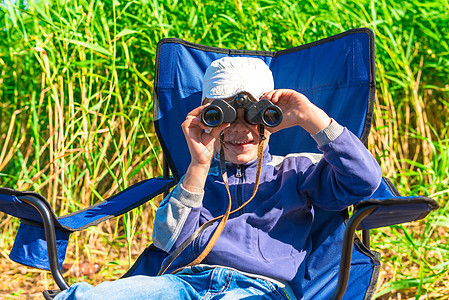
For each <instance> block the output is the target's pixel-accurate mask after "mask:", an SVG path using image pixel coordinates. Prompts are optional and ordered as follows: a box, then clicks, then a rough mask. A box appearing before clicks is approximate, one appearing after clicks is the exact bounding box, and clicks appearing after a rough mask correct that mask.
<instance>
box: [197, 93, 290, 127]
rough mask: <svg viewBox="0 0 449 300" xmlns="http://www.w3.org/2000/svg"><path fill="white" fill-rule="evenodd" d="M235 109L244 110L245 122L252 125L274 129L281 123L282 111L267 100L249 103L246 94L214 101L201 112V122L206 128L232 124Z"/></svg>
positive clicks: (234, 117) (235, 115)
mask: <svg viewBox="0 0 449 300" xmlns="http://www.w3.org/2000/svg"><path fill="white" fill-rule="evenodd" d="M237 108H244V109H245V121H246V122H247V123H249V124H252V125H258V124H263V125H265V126H268V127H276V126H278V125H279V124H280V123H281V121H282V110H281V109H280V108H279V107H278V106H277V105H274V104H273V103H272V102H271V101H270V100H268V99H261V100H259V101H257V102H255V101H251V100H250V99H249V97H248V95H246V94H238V95H237V96H236V97H235V98H234V99H233V100H232V101H230V102H226V101H224V100H222V99H216V100H214V101H213V102H212V103H211V104H210V105H209V106H206V107H205V108H204V109H203V111H202V112H201V122H203V124H204V125H206V126H208V127H217V126H219V125H220V124H222V123H232V122H234V121H235V119H236V117H237V112H236V110H237Z"/></svg>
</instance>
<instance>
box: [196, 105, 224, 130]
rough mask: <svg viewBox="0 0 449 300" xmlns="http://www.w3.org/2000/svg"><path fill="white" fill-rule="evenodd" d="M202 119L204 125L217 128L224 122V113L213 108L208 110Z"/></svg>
mask: <svg viewBox="0 0 449 300" xmlns="http://www.w3.org/2000/svg"><path fill="white" fill-rule="evenodd" d="M201 117H202V119H203V120H202V121H203V123H204V124H205V125H206V126H209V127H217V126H218V125H220V124H221V123H222V120H223V114H222V112H221V111H220V110H218V109H216V108H215V107H211V108H209V109H207V108H206V109H205V111H204V112H203V114H202V115H201Z"/></svg>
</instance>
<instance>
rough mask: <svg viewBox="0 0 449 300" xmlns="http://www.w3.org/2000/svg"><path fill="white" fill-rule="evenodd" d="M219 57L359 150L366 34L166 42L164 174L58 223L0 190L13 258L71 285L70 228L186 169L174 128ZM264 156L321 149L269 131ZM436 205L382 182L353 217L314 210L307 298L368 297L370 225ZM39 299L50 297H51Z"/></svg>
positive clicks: (370, 76) (160, 61) (110, 213)
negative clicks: (253, 70) (234, 45)
mask: <svg viewBox="0 0 449 300" xmlns="http://www.w3.org/2000/svg"><path fill="white" fill-rule="evenodd" d="M223 56H250V57H258V58H260V59H262V60H264V61H265V62H266V64H267V65H268V66H269V67H270V69H271V70H272V72H273V76H274V82H275V88H276V89H279V88H289V89H294V90H297V91H299V92H301V93H303V94H305V95H306V96H307V97H308V98H309V99H310V100H311V101H312V102H314V103H315V104H316V105H317V106H318V107H321V108H322V109H323V110H325V111H326V112H327V113H328V115H330V116H331V117H333V118H334V119H335V120H337V122H338V123H340V124H342V125H344V126H346V127H347V128H348V129H350V130H351V131H352V132H353V133H354V134H355V135H357V136H358V137H359V138H360V139H361V141H362V142H364V143H365V144H366V142H367V140H368V134H369V132H370V127H371V121H372V115H373V105H374V95H375V86H376V81H375V65H374V34H373V32H372V31H371V30H369V29H354V30H350V31H347V32H344V33H341V34H339V35H336V36H332V37H329V38H326V39H323V40H319V41H316V42H314V43H310V44H307V45H303V46H299V47H295V48H291V49H287V50H283V51H277V52H268V51H246V50H231V49H223V48H215V47H209V46H202V45H197V44H193V43H190V42H187V41H184V40H180V39H163V40H161V41H160V43H159V44H158V47H157V54H156V71H155V83H154V86H155V90H154V118H155V120H156V121H155V126H156V132H157V135H158V137H159V140H160V143H161V146H162V149H163V151H164V177H163V178H153V179H149V180H146V181H143V182H140V183H138V184H136V185H134V186H131V187H130V188H128V189H126V190H125V191H123V192H121V193H119V194H118V195H116V196H114V197H111V198H109V199H107V200H105V201H103V202H101V203H99V204H97V205H94V206H92V207H90V208H87V209H85V210H82V211H78V212H76V213H74V214H70V215H68V216H63V217H56V216H55V214H54V213H53V212H52V210H51V207H50V205H49V204H48V202H47V201H46V200H45V199H44V198H43V197H42V196H40V195H38V194H36V193H33V192H19V191H15V190H11V189H6V188H0V210H2V211H4V212H6V213H8V214H11V215H13V216H16V217H18V218H20V219H21V226H20V228H19V232H18V234H17V237H16V240H15V244H14V247H13V249H12V250H11V253H10V258H11V259H12V260H14V261H16V262H19V263H22V264H25V265H29V266H33V267H38V268H42V269H47V270H48V269H49V270H51V272H52V274H53V277H54V279H55V282H56V283H57V285H58V286H59V287H60V288H61V289H66V288H68V284H67V282H66V281H65V279H64V278H63V276H62V274H61V272H60V268H61V265H62V262H63V260H64V257H65V252H66V247H67V242H68V238H69V236H70V233H71V232H73V231H77V230H82V229H85V228H87V227H88V226H92V225H96V224H98V223H99V222H101V221H104V220H106V219H109V218H112V217H114V216H118V215H120V214H123V213H125V212H127V211H129V210H131V209H133V208H135V207H137V206H138V205H140V204H142V203H144V202H145V201H148V200H150V199H151V198H153V197H154V196H156V195H158V194H160V193H162V192H166V191H167V190H168V189H169V188H171V187H173V186H174V185H175V184H176V183H177V182H178V181H179V179H180V178H181V177H182V175H183V174H184V173H185V172H186V170H187V167H188V164H189V162H190V154H189V151H188V148H187V144H186V142H185V139H184V135H183V133H182V130H181V129H180V125H181V123H182V122H183V121H184V120H185V117H186V115H187V113H188V112H190V111H191V110H192V109H194V108H195V107H197V106H199V105H200V103H201V91H202V78H203V76H204V72H205V70H206V68H207V67H208V66H209V64H210V63H211V62H212V61H214V60H215V59H218V58H220V57H223ZM293 137H294V138H293ZM270 151H271V152H272V154H275V155H286V154H288V153H298V152H318V150H317V146H316V143H315V141H313V139H312V138H311V137H310V135H309V134H308V133H307V132H306V131H304V130H303V129H302V128H300V127H294V128H288V129H285V130H282V131H279V132H277V133H275V134H273V135H272V136H271V140H270ZM170 171H171V174H172V176H171V177H169V176H168V174H169V173H170ZM367 172H369V170H367ZM437 208H438V204H437V203H436V202H435V201H434V200H433V199H430V198H427V197H401V196H400V195H399V193H398V191H397V190H396V189H395V188H394V186H393V185H392V184H391V182H390V181H389V180H388V179H387V178H384V179H383V180H382V183H381V186H380V187H379V189H378V190H377V191H376V193H375V194H374V195H373V196H372V198H371V199H366V200H364V201H362V202H359V203H358V204H357V205H355V207H354V213H353V214H352V217H351V218H349V217H348V212H347V210H345V211H341V212H335V211H325V210H322V209H317V210H316V213H315V222H314V224H313V228H312V251H311V252H310V255H309V257H308V258H307V260H306V263H305V270H306V272H305V274H306V275H305V278H304V280H303V286H302V288H303V290H304V292H305V296H304V297H305V299H342V298H344V299H370V298H371V297H372V296H373V293H374V289H375V284H376V282H377V278H378V275H379V270H380V261H379V260H380V255H379V253H377V252H374V251H372V250H370V249H369V229H372V228H379V227H384V226H389V225H393V224H399V223H404V222H409V221H414V220H419V219H422V218H424V217H425V216H426V215H427V214H428V213H429V212H430V211H432V210H435V209H437ZM42 223H43V224H44V226H43V227H42ZM358 229H361V230H363V242H362V241H360V240H359V239H358V238H357V237H356V235H355V232H356V230H358ZM47 253H48V255H47ZM167 255H168V254H167V253H165V252H163V251H162V250H160V249H157V248H156V247H155V246H154V245H150V246H149V247H148V248H147V249H145V251H144V252H143V253H142V254H141V255H140V256H139V258H138V259H137V261H136V263H135V264H134V265H133V266H132V268H131V269H130V270H129V271H128V272H127V273H126V274H125V275H124V277H128V276H134V275H156V274H157V273H158V271H159V269H160V267H161V264H162V261H163V260H164V259H165V258H166V257H167ZM348 286H349V288H348V289H347V287H348ZM293 289H294V287H293ZM345 291H346V292H345ZM44 295H45V297H46V298H51V297H52V294H51V292H50V291H46V292H44Z"/></svg>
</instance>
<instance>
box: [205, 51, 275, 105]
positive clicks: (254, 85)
mask: <svg viewBox="0 0 449 300" xmlns="http://www.w3.org/2000/svg"><path fill="white" fill-rule="evenodd" d="M273 89H274V80H273V74H272V73H271V70H270V69H269V68H268V66H267V65H266V64H265V62H264V61H263V60H261V59H260V58H255V57H223V58H220V59H217V60H214V61H213V62H212V63H211V65H210V66H209V67H208V68H207V70H206V73H205V74H204V79H203V98H202V99H203V101H204V99H205V98H208V99H225V98H229V97H232V96H234V95H237V94H239V93H241V92H247V93H249V94H250V95H251V96H253V97H254V98H255V99H256V100H259V98H260V97H261V96H262V95H263V94H264V93H266V92H268V91H271V90H273Z"/></svg>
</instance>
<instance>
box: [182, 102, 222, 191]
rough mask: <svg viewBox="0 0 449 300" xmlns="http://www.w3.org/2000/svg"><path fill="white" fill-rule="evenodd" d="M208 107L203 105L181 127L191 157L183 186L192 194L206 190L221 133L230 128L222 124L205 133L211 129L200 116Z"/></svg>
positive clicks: (192, 112)
mask: <svg viewBox="0 0 449 300" xmlns="http://www.w3.org/2000/svg"><path fill="white" fill-rule="evenodd" d="M206 106H207V105H202V106H199V107H197V108H195V109H194V110H192V111H191V112H190V113H189V114H188V115H187V117H186V120H185V121H184V122H183V123H182V125H181V128H182V131H183V132H184V136H185V138H186V141H187V145H188V147H189V152H190V157H191V161H190V165H189V168H188V170H187V172H186V174H185V176H184V180H183V182H182V185H183V187H184V188H185V189H187V190H189V191H191V192H199V191H202V189H203V188H204V183H205V181H206V177H207V174H208V172H209V168H210V164H211V162H212V158H213V156H214V149H215V148H214V145H215V142H217V139H219V135H220V132H221V131H223V129H225V128H226V127H228V126H229V124H221V125H220V126H217V127H215V128H213V129H212V130H211V131H210V132H209V133H206V132H204V131H203V130H204V129H207V128H209V127H207V126H206V125H204V124H203V123H202V122H201V118H200V115H201V112H202V110H203V109H204V108H205V107H206Z"/></svg>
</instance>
